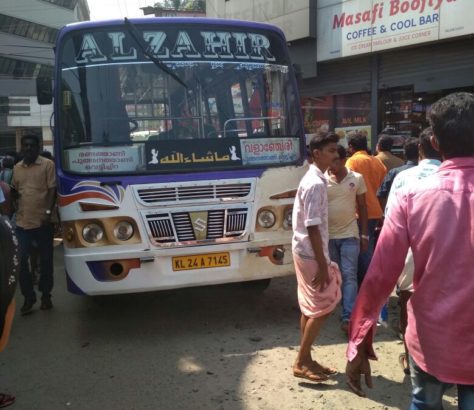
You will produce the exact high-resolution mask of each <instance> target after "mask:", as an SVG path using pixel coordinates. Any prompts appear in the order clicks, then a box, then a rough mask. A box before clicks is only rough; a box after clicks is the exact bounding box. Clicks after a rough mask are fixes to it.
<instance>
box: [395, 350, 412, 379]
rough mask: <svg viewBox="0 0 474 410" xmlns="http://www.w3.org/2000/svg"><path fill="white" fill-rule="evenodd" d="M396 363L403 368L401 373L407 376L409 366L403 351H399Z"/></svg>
mask: <svg viewBox="0 0 474 410" xmlns="http://www.w3.org/2000/svg"><path fill="white" fill-rule="evenodd" d="M398 363H399V364H400V367H401V368H402V369H403V373H405V374H406V375H407V376H409V375H410V366H409V364H408V358H407V355H406V354H405V353H400V356H398Z"/></svg>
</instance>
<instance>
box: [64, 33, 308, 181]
mask: <svg viewBox="0 0 474 410" xmlns="http://www.w3.org/2000/svg"><path fill="white" fill-rule="evenodd" d="M239 29H240V31H239ZM239 29H236V30H229V28H228V27H227V28H226V31H219V30H216V29H215V28H213V30H212V31H210V30H208V31H203V30H202V27H201V28H199V27H196V26H194V25H192V24H189V26H186V25H182V24H181V25H179V27H176V26H173V25H172V24H161V25H160V26H159V27H157V26H153V27H149V26H148V25H147V26H145V25H139V26H138V30H137V33H138V34H139V36H140V40H143V44H140V41H137V40H136V39H135V38H134V36H132V35H131V34H132V33H130V32H129V31H128V30H127V27H126V26H117V27H115V26H111V27H105V28H101V29H91V30H90V31H84V30H81V31H78V32H74V31H73V32H71V33H68V37H66V38H65V39H64V41H63V42H62V43H61V44H62V46H61V49H60V50H59V61H60V73H59V81H58V86H59V87H60V89H59V94H58V96H59V101H58V103H59V110H58V111H57V112H58V115H57V117H56V125H57V126H59V141H60V146H61V165H62V168H63V169H64V170H65V171H68V172H72V173H79V174H97V173H104V172H105V173H112V174H114V173H118V174H120V173H127V174H134V173H137V174H138V173H140V174H143V173H161V172H187V171H191V170H215V169H239V168H247V167H255V166H281V165H290V164H295V163H297V162H299V161H300V159H301V155H302V147H301V146H300V141H301V135H302V133H303V130H302V129H301V121H300V118H299V102H298V101H297V94H296V92H295V89H294V84H293V83H292V81H291V78H292V77H291V76H290V73H289V71H290V68H289V61H288V58H287V56H286V55H285V54H284V44H282V39H281V38H280V37H279V36H278V35H277V34H276V33H274V32H272V31H270V30H269V31H264V30H258V29H248V30H247V31H249V30H250V31H251V33H248V32H244V31H242V28H239ZM150 52H151V53H153V57H154V58H153V59H150V58H149V57H147V53H148V54H149V53H150ZM162 65H165V66H166V67H165V69H163V67H162Z"/></svg>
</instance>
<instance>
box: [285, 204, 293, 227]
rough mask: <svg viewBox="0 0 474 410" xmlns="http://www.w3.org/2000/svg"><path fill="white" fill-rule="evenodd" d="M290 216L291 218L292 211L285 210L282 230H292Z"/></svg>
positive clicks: (290, 209)
mask: <svg viewBox="0 0 474 410" xmlns="http://www.w3.org/2000/svg"><path fill="white" fill-rule="evenodd" d="M292 216H293V209H292V208H287V209H286V210H285V212H284V213H283V229H291V228H292Z"/></svg>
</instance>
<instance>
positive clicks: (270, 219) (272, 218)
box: [257, 209, 276, 229]
mask: <svg viewBox="0 0 474 410" xmlns="http://www.w3.org/2000/svg"><path fill="white" fill-rule="evenodd" d="M257 223H258V224H259V226H261V227H262V228H266V229H269V228H272V227H273V226H274V225H275V223H276V215H275V214H274V213H273V212H272V211H270V210H269V209H262V210H260V211H259V212H258V214H257Z"/></svg>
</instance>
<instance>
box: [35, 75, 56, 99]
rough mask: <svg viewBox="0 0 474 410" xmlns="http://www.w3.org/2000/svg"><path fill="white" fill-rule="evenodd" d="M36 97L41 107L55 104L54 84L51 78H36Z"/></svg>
mask: <svg viewBox="0 0 474 410" xmlns="http://www.w3.org/2000/svg"><path fill="white" fill-rule="evenodd" d="M36 97H37V99H38V104H39V105H47V104H51V103H52V102H53V82H52V79H51V77H37V78H36Z"/></svg>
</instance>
